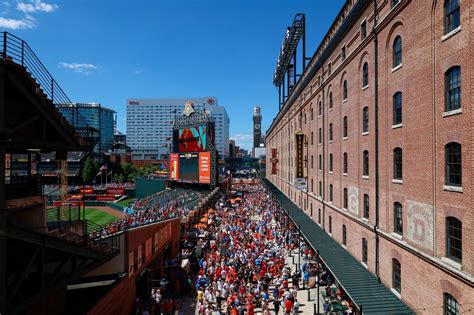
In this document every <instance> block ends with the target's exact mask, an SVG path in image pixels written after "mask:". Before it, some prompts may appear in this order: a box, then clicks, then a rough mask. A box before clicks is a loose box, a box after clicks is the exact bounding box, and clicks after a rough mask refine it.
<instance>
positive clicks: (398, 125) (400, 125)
mask: <svg viewBox="0 0 474 315" xmlns="http://www.w3.org/2000/svg"><path fill="white" fill-rule="evenodd" d="M402 127H403V123H402V124H396V125H393V126H392V129H397V128H402Z"/></svg>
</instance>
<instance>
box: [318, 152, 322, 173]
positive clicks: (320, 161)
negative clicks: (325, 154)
mask: <svg viewBox="0 0 474 315" xmlns="http://www.w3.org/2000/svg"><path fill="white" fill-rule="evenodd" d="M319 170H320V171H322V170H323V158H322V156H321V154H320V155H319Z"/></svg>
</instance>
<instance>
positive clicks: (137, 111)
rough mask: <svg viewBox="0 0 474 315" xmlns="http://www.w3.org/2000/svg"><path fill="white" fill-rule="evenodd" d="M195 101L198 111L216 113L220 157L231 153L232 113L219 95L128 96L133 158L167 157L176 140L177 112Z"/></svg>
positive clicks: (128, 122)
mask: <svg viewBox="0 0 474 315" xmlns="http://www.w3.org/2000/svg"><path fill="white" fill-rule="evenodd" d="M188 101H191V102H193V103H194V108H195V110H196V111H202V110H206V111H208V112H209V114H210V115H211V116H212V117H214V120H215V136H216V139H215V140H216V149H217V151H218V153H219V158H222V159H223V158H225V157H227V156H228V155H229V124H230V121H229V116H228V115H227V111H226V110H225V107H222V106H218V103H217V98H215V97H202V98H169V99H164V98H161V99H129V100H127V145H128V146H130V148H131V149H132V151H133V153H132V159H133V160H160V159H167V158H168V155H169V152H170V148H171V141H172V128H173V122H174V117H175V115H181V114H182V112H183V109H184V104H185V103H186V102H188Z"/></svg>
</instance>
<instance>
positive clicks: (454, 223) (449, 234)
mask: <svg viewBox="0 0 474 315" xmlns="http://www.w3.org/2000/svg"><path fill="white" fill-rule="evenodd" d="M446 256H447V257H449V258H452V259H455V260H458V261H461V260H462V222H461V221H459V220H458V219H456V218H455V217H447V218H446Z"/></svg>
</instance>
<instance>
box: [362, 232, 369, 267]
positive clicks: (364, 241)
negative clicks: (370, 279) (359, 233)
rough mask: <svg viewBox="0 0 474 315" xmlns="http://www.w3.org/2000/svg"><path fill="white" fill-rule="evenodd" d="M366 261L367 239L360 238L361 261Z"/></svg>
mask: <svg viewBox="0 0 474 315" xmlns="http://www.w3.org/2000/svg"><path fill="white" fill-rule="evenodd" d="M367 261H368V244H367V239H365V238H363V239H362V262H364V263H367Z"/></svg>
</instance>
